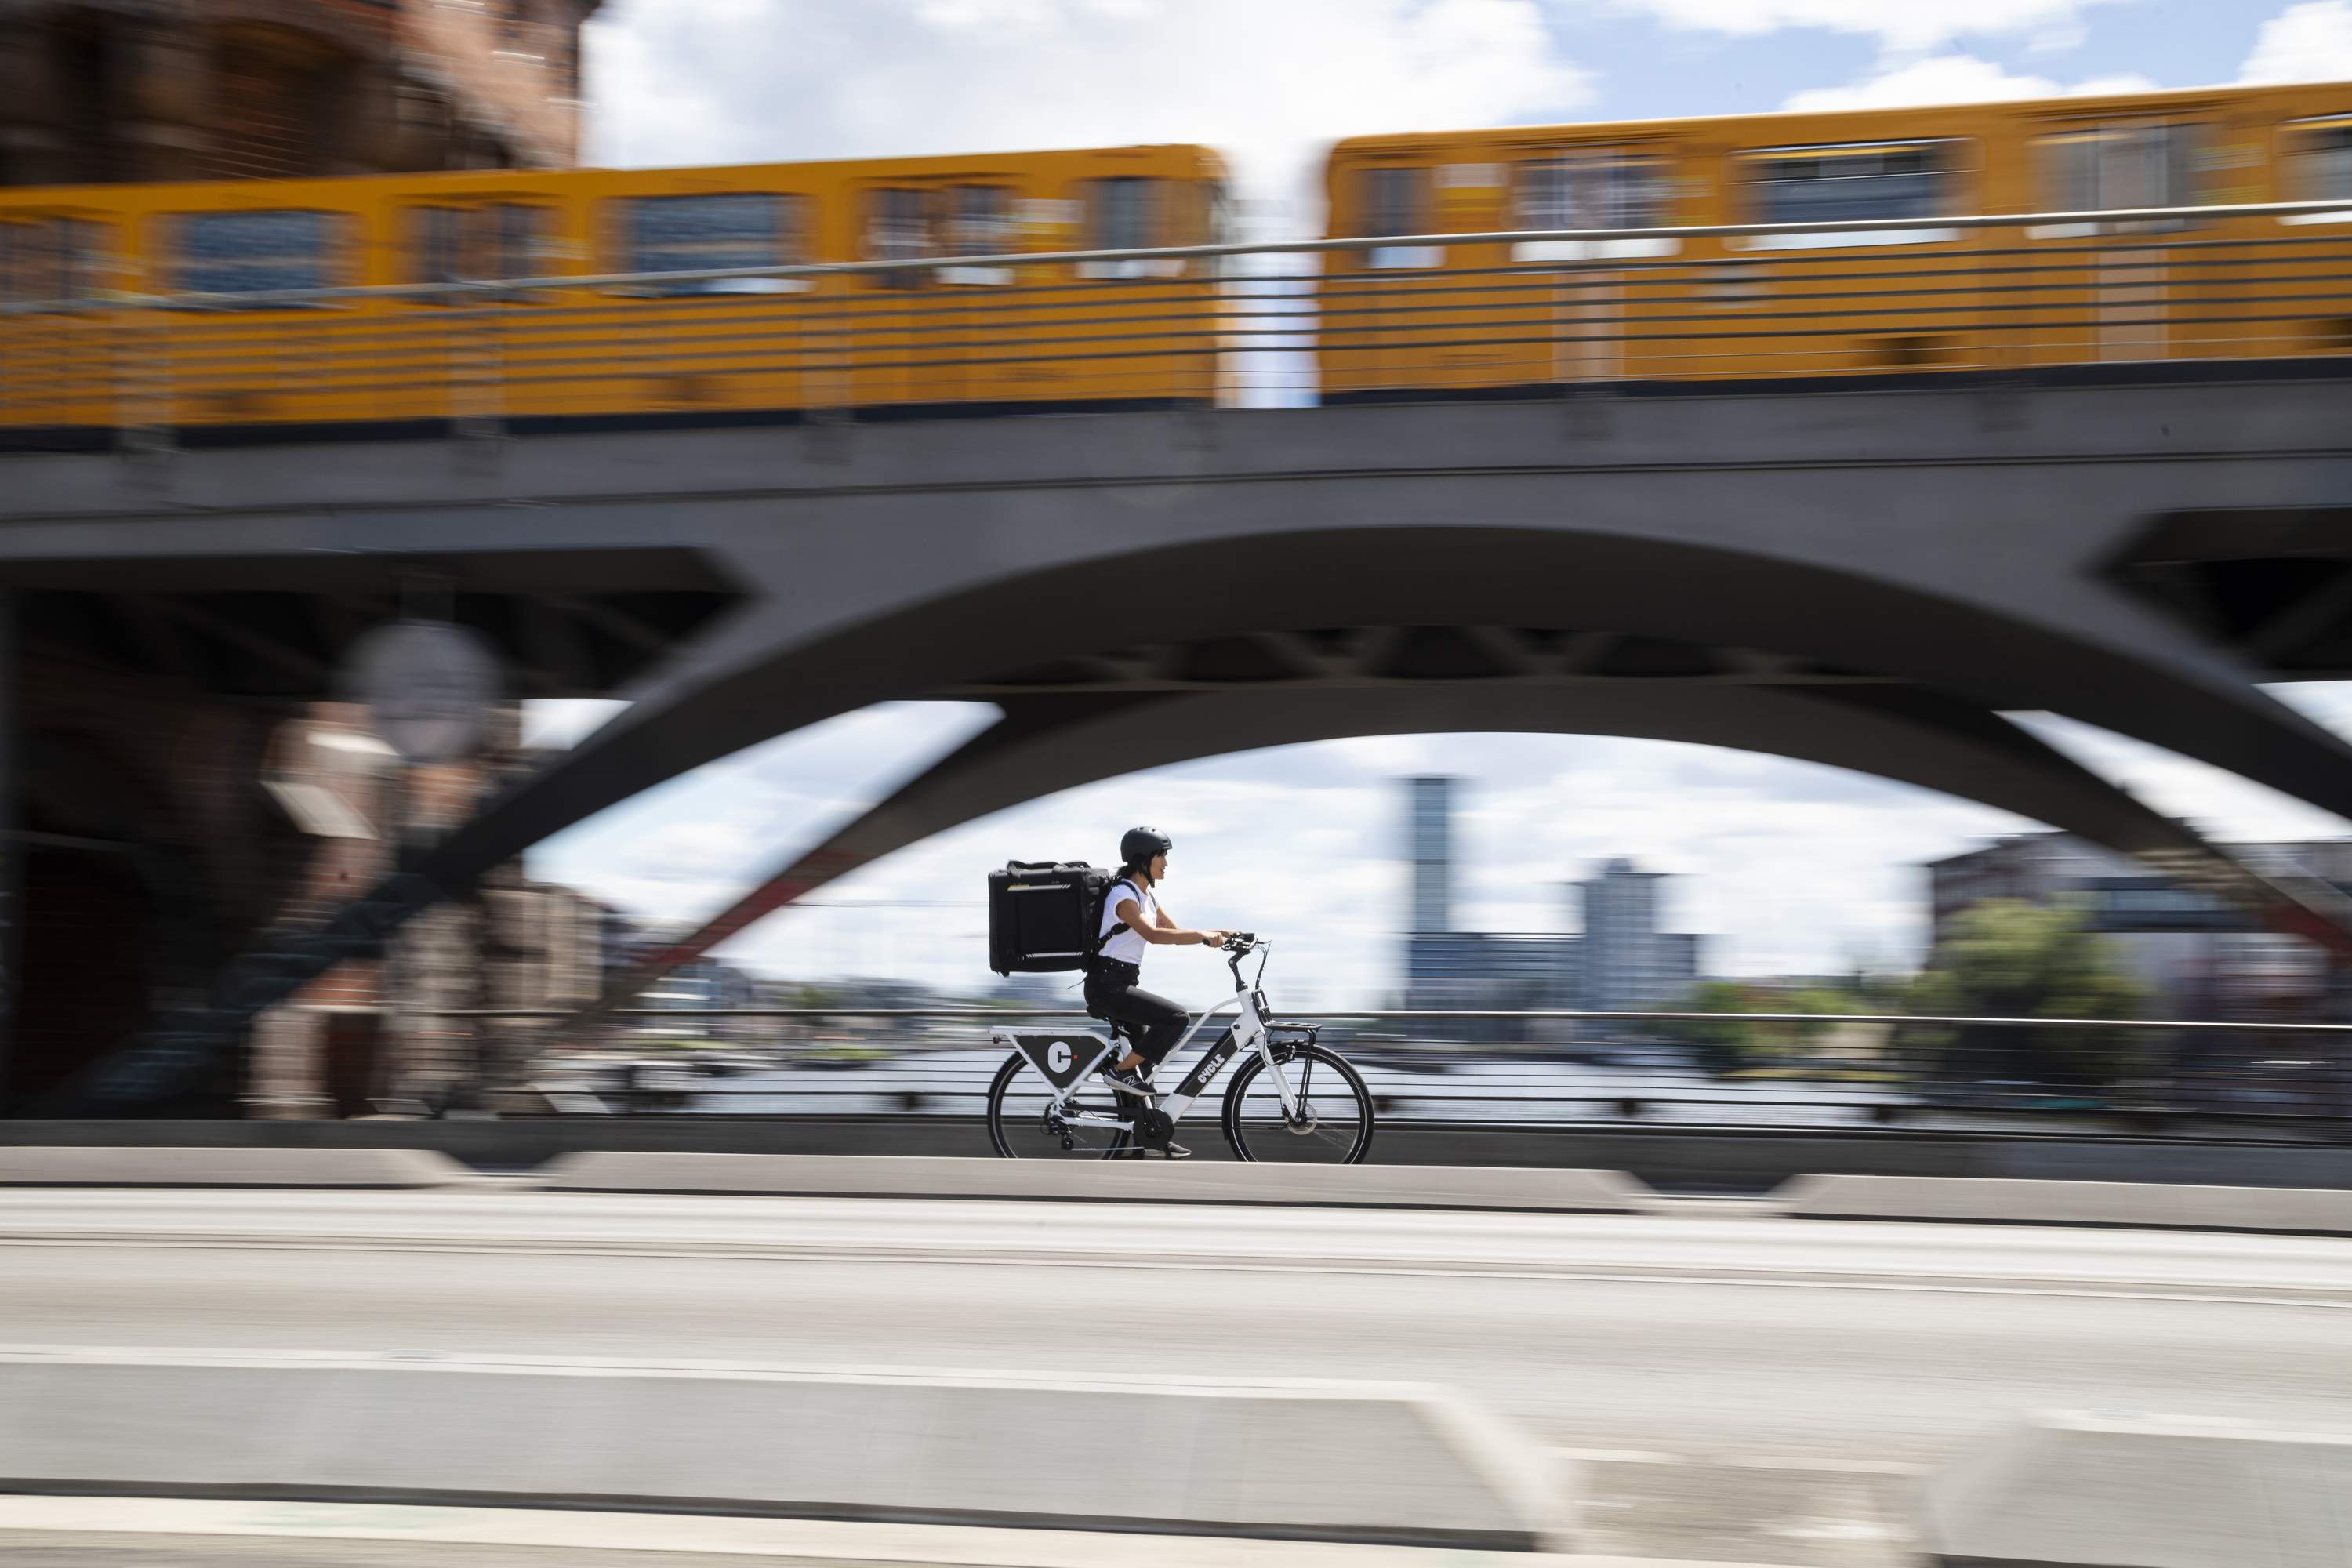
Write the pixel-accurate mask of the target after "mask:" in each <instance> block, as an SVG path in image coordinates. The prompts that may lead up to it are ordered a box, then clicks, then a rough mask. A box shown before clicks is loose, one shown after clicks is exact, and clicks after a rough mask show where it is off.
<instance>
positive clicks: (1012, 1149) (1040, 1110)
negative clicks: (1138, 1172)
mask: <svg viewBox="0 0 2352 1568" xmlns="http://www.w3.org/2000/svg"><path fill="white" fill-rule="evenodd" d="M1116 1098H1117V1096H1115V1095H1113V1094H1112V1093H1111V1091H1110V1090H1108V1089H1096V1088H1092V1087H1082V1088H1081V1089H1079V1090H1078V1092H1077V1093H1076V1094H1074V1095H1072V1096H1071V1097H1070V1100H1069V1102H1068V1103H1067V1104H1066V1106H1065V1107H1064V1108H1063V1110H1064V1112H1065V1114H1062V1115H1055V1114H1054V1113H1053V1112H1054V1086H1053V1085H1052V1084H1050V1083H1047V1082H1046V1081H1045V1074H1043V1073H1041V1072H1039V1071H1038V1070H1037V1069H1036V1068H1034V1067H1033V1066H1031V1065H1030V1062H1029V1058H1026V1057H1024V1056H1023V1055H1022V1054H1021V1053H1020V1052H1019V1051H1015V1052H1013V1054H1012V1055H1011V1056H1009V1057H1007V1058H1005V1059H1004V1065H1003V1067H1001V1068H997V1069H996V1080H995V1081H994V1082H993V1083H992V1084H990V1085H989V1086H988V1141H989V1142H991V1143H993V1144H995V1145H996V1152H997V1153H998V1154H1000V1155H1002V1156H1003V1158H1005V1159H1007V1160H1117V1159H1124V1158H1126V1157H1127V1156H1129V1155H1130V1154H1132V1153H1134V1152H1135V1150H1134V1147H1133V1142H1132V1140H1130V1139H1129V1136H1128V1132H1127V1130H1126V1129H1125V1128H1123V1127H1118V1126H1115V1125H1113V1124H1112V1123H1111V1122H1109V1121H1087V1120H1086V1119H1085V1118H1084V1117H1083V1116H1077V1117H1073V1116H1071V1115H1069V1114H1066V1113H1068V1112H1087V1113H1092V1114H1095V1115H1100V1116H1105V1117H1108V1116H1110V1115H1111V1114H1112V1113H1113V1111H1114V1110H1115V1109H1116V1108H1115V1107H1114V1106H1113V1105H1112V1103H1111V1102H1112V1100H1115V1099H1116Z"/></svg>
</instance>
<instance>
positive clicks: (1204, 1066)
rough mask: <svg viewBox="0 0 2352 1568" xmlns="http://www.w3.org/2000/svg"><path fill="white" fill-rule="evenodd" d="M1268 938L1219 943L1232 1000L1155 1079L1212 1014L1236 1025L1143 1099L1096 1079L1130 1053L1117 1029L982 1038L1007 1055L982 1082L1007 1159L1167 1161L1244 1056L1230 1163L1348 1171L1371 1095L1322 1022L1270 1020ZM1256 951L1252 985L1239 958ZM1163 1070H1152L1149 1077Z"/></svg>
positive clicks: (1196, 1024)
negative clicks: (1193, 1116) (1180, 1129)
mask: <svg viewBox="0 0 2352 1568" xmlns="http://www.w3.org/2000/svg"><path fill="white" fill-rule="evenodd" d="M1272 945H1273V944H1272V943H1270V942H1259V941H1258V940H1257V938H1256V937H1255V936H1254V935H1252V934H1251V933H1249V932H1247V931H1235V932H1234V934H1232V935H1231V936H1228V937H1227V938H1226V939H1225V942H1224V949H1225V964H1226V967H1227V968H1229V969H1231V970H1232V971H1233V973H1234V994H1233V996H1232V997H1231V998H1230V999H1229V1000H1227V1001H1224V1002H1221V1003H1219V1004H1218V1005H1216V1006H1214V1007H1212V1008H1210V1009H1209V1010H1208V1011H1207V1012H1205V1013H1203V1014H1202V1015H1201V1016H1198V1017H1196V1018H1194V1019H1193V1020H1192V1027H1191V1028H1189V1029H1187V1030H1185V1031H1184V1035H1183V1037H1182V1038H1181V1039H1179V1040H1178V1041H1177V1042H1176V1046H1175V1048H1174V1049H1172V1050H1171V1051H1170V1052H1169V1053H1168V1058H1167V1060H1166V1061H1163V1062H1162V1063H1160V1074H1164V1073H1166V1072H1168V1071H1170V1070H1171V1064H1172V1063H1174V1062H1175V1060H1176V1059H1177V1058H1179V1057H1181V1055H1182V1054H1183V1052H1184V1048H1185V1047H1187V1046H1189V1045H1191V1044H1192V1038H1193V1037H1194V1036H1196V1035H1198V1034H1200V1033H1201V1031H1202V1028H1203V1027H1204V1026H1206V1025H1207V1024H1208V1023H1209V1021H1210V1020H1211V1019H1213V1018H1215V1017H1218V1016H1221V1015H1223V1014H1225V1013H1228V1012H1230V1013H1232V1015H1233V1021H1232V1023H1231V1024H1230V1025H1228V1026H1227V1027H1226V1028H1225V1029H1224V1031H1223V1033H1222V1034H1220V1035H1218V1036H1217V1037H1216V1040H1215V1043H1214V1044H1213V1045H1211V1046H1210V1047H1209V1048H1208V1049H1207V1050H1205V1051H1203V1052H1202V1053H1201V1056H1200V1058H1199V1059H1198V1060H1196V1061H1195V1062H1193V1064H1192V1068H1191V1070H1189V1071H1188V1072H1186V1073H1185V1074H1184V1076H1183V1079H1182V1081H1181V1082H1179V1083H1178V1084H1177V1086H1176V1087H1175V1088H1174V1089H1168V1090H1160V1089H1154V1090H1153V1092H1152V1094H1151V1096H1150V1098H1149V1099H1148V1100H1140V1099H1138V1098H1137V1097H1135V1096H1133V1095H1129V1094H1122V1093H1120V1092H1119V1091H1118V1090H1117V1089H1112V1088H1111V1087H1110V1086H1109V1085H1108V1084H1107V1083H1105V1082H1103V1081H1102V1079H1101V1078H1100V1076H1099V1075H1100V1074H1101V1073H1102V1072H1103V1071H1104V1070H1106V1069H1107V1068H1108V1067H1109V1066H1110V1064H1112V1063H1113V1062H1116V1061H1118V1059H1119V1058H1121V1057H1123V1056H1125V1055H1126V1054H1127V1050H1128V1047H1129V1043H1130V1041H1129V1032H1128V1030H1127V1028H1126V1026H1124V1025H1121V1024H1117V1023H1112V1024H1110V1026H1109V1029H1110V1033H1109V1037H1108V1038H1105V1037H1103V1036H1101V1035H1098V1034H1096V1033H1094V1032H1093V1031H1092V1030H1090V1029H1069V1030H1062V1031H1057V1032H1054V1033H1037V1032H1031V1031H1027V1030H1013V1029H999V1030H996V1031H994V1032H993V1033H992V1035H991V1036H990V1038H992V1039H993V1040H994V1041H995V1042H996V1043H997V1044H998V1045H1000V1046H1006V1047H1011V1049H1012V1052H1013V1054H1012V1055H1011V1056H1010V1057H1008V1058H1005V1062H1004V1065H1003V1067H1002V1068H998V1069H997V1073H996V1081H995V1082H993V1083H992V1084H990V1085H989V1086H988V1136H989V1140H990V1142H993V1143H994V1144H995V1145H996V1152H998V1153H999V1154H1002V1155H1003V1156H1004V1157H1005V1158H1006V1159H1008V1160H1049V1159H1083V1160H1118V1159H1135V1158H1139V1157H1141V1156H1145V1155H1149V1154H1151V1153H1154V1152H1158V1153H1165V1152H1167V1150H1168V1145H1169V1142H1170V1141H1171V1139H1172V1138H1173V1137H1174V1136H1175V1131H1176V1124H1177V1123H1178V1122H1179V1121H1182V1120H1183V1119H1184V1113H1185V1112H1186V1111H1188V1110H1192V1105H1193V1102H1194V1101H1196V1100H1199V1099H1200V1098H1201V1095H1202V1092H1203V1091H1204V1090H1206V1089H1207V1088H1208V1087H1209V1085H1210V1083H1211V1082H1212V1081H1213V1080H1214V1079H1215V1078H1216V1076H1217V1073H1218V1072H1219V1070H1220V1069H1222V1068H1223V1067H1224V1065H1225V1064H1226V1063H1227V1062H1229V1061H1231V1060H1233V1059H1234V1058H1235V1057H1243V1058H1245V1059H1244V1061H1243V1062H1242V1065H1241V1066H1240V1067H1239V1068H1236V1069H1235V1070H1234V1079H1233V1082H1232V1083H1231V1084H1229V1085H1227V1086H1226V1089H1225V1108H1224V1133H1225V1142H1228V1143H1230V1144H1232V1145H1233V1151H1234V1158H1235V1159H1237V1160H1257V1161H1269V1162H1271V1161H1283V1162H1291V1163H1315V1164H1329V1165H1353V1164H1357V1163H1360V1162H1361V1161H1362V1159H1363V1158H1364V1156H1365V1155H1366V1154H1367V1153H1369V1152H1370V1151H1371V1147H1372V1095H1371V1091H1370V1089H1366V1088H1365V1087H1364V1079H1363V1075H1362V1074H1360V1073H1359V1072H1357V1071H1356V1069H1355V1068H1353V1067H1351V1066H1349V1063H1348V1061H1347V1059H1346V1058H1343V1057H1341V1056H1340V1055H1339V1052H1337V1051H1334V1050H1332V1049H1331V1048H1330V1047H1327V1046H1325V1045H1323V1044H1322V1043H1321V1042H1320V1041H1319V1040H1318V1038H1317V1036H1318V1032H1319V1031H1320V1029H1321V1027H1322V1026H1320V1025H1318V1024H1286V1023H1277V1022H1276V1020H1275V1017H1274V1013H1273V1009H1272V1008H1270V1007H1269V1006H1267V1005H1266V1000H1265V990H1264V989H1263V988H1262V985H1261V984H1260V983H1262V982H1263V981H1264V980H1265V964H1266V956H1265V955H1266V954H1267V952H1269V951H1270V950H1271V948H1272ZM1251 952H1257V953H1259V955H1260V956H1259V958H1258V965H1257V974H1256V976H1255V979H1254V980H1244V979H1243V978H1242V960H1243V959H1244V958H1245V957H1246V956H1248V955H1249V954H1250V953H1251ZM1157 1076H1159V1074H1155V1077H1157Z"/></svg>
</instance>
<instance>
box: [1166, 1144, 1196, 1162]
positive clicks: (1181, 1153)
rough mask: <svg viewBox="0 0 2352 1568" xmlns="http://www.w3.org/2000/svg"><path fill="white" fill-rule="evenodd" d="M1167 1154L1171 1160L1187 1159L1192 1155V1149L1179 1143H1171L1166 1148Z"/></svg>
mask: <svg viewBox="0 0 2352 1568" xmlns="http://www.w3.org/2000/svg"><path fill="white" fill-rule="evenodd" d="M1167 1156H1168V1158H1169V1159H1171V1160H1189V1159H1191V1158H1192V1151H1191V1150H1190V1149H1187V1148H1186V1147H1184V1145H1182V1144H1181V1143H1171V1144H1169V1145H1168V1148H1167Z"/></svg>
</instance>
